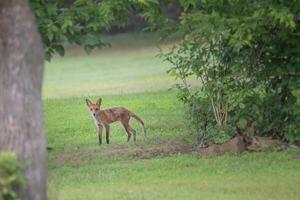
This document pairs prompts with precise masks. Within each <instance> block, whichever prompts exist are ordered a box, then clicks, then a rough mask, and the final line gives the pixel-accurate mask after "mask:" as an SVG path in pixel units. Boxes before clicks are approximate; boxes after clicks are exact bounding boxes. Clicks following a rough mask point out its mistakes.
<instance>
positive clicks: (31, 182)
mask: <svg viewBox="0 0 300 200" xmlns="http://www.w3.org/2000/svg"><path fill="white" fill-rule="evenodd" d="M42 75H43V49H42V44H41V39H40V36H39V34H38V31H37V28H36V25H35V20H34V17H33V15H32V12H31V10H30V7H29V4H28V1H27V0H0V150H1V151H14V152H16V154H17V157H18V159H19V160H20V161H22V162H26V163H27V164H28V167H27V168H26V170H25V176H26V178H27V182H28V184H27V187H26V188H25V189H24V190H23V191H22V192H21V199H23V200H40V199H41V200H43V199H46V188H47V187H46V181H47V165H46V161H47V157H46V147H45V146H46V138H45V133H44V126H43V114H42V104H41V84H42Z"/></svg>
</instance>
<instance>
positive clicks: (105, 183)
mask: <svg viewBox="0 0 300 200" xmlns="http://www.w3.org/2000/svg"><path fill="white" fill-rule="evenodd" d="M108 40H109V41H110V42H112V48H110V49H107V50H101V51H97V52H95V53H93V54H91V55H89V56H86V55H84V54H82V51H81V50H78V49H72V50H69V51H68V53H67V56H66V57H65V58H55V59H54V60H53V61H52V62H51V63H48V64H47V66H46V71H45V81H44V88H43V98H44V100H43V103H44V111H45V125H46V130H47V136H48V146H49V147H51V148H52V150H50V151H49V164H48V167H49V178H48V195H49V199H51V200H52V199H53V200H57V199H58V200H65V199H67V200H94V199H97V200H98V199H118V200H119V199H121V200H122V199H130V200H134V199H136V200H140V199H172V200H173V199H174V200H176V199H230V200H231V199H249V200H250V199H251V200H252V199H262V200H264V199H278V200H279V199H280V200H281V199H299V196H300V191H299V187H300V170H299V169H300V159H299V158H300V151H299V150H287V151H282V152H260V153H244V154H242V155H238V156H237V155H225V156H221V157H206V158H203V157H202V158H198V156H197V154H196V153H195V152H192V153H188V154H183V153H182V152H184V151H185V150H187V151H186V152H190V150H191V148H193V146H194V142H193V141H194V138H193V136H192V135H191V134H190V132H191V129H190V128H189V126H188V123H187V120H186V119H185V115H184V112H185V109H184V106H183V105H182V104H181V103H180V102H178V101H177V99H176V92H175V91H168V88H169V87H170V86H171V85H172V84H173V83H174V82H173V80H172V78H170V77H168V75H166V73H165V71H166V70H167V69H168V68H169V67H170V66H169V65H168V64H167V63H163V62H162V61H161V60H160V59H159V58H158V57H156V54H157V48H156V47H155V46H154V45H153V41H154V39H153V38H151V37H150V36H149V35H148V36H147V35H146V36H143V35H134V37H132V36H130V35H119V36H116V37H109V38H108ZM100 96H101V97H102V99H103V103H102V104H103V108H108V107H111V106H118V105H122V106H125V107H127V108H128V109H130V110H131V111H133V112H135V113H136V114H137V115H139V116H140V117H141V118H142V119H143V120H144V121H145V124H146V127H147V130H148V141H147V143H143V142H142V132H141V128H140V127H139V126H138V124H137V123H136V122H134V120H133V121H132V125H133V127H134V128H135V129H136V130H137V132H138V133H137V142H136V143H134V142H132V141H131V142H129V143H127V142H126V140H127V135H126V134H125V131H124V130H123V128H122V127H121V126H120V124H114V125H113V126H112V127H111V138H110V141H111V144H110V145H106V144H103V145H101V146H99V145H98V139H97V132H96V128H95V127H94V123H93V121H92V118H91V116H90V114H89V111H88V109H87V108H86V105H85V98H86V97H90V98H91V99H93V100H94V101H95V100H96V99H97V98H98V97H100ZM103 139H104V137H103Z"/></svg>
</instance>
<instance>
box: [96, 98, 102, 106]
mask: <svg viewBox="0 0 300 200" xmlns="http://www.w3.org/2000/svg"><path fill="white" fill-rule="evenodd" d="M101 103H102V99H101V98H99V99H98V100H97V102H96V105H97V106H101Z"/></svg>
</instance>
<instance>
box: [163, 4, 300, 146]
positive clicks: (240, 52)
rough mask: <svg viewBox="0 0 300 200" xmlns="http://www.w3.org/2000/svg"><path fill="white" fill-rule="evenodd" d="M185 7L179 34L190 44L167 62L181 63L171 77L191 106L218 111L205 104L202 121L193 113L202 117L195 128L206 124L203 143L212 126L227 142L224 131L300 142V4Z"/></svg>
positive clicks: (175, 51)
mask: <svg viewBox="0 0 300 200" xmlns="http://www.w3.org/2000/svg"><path fill="white" fill-rule="evenodd" d="M180 5H181V7H182V13H181V15H180V18H179V24H178V26H177V27H176V28H174V29H172V30H175V31H177V32H179V33H180V34H182V36H183V38H182V42H181V43H180V44H179V45H178V46H176V47H175V48H173V49H172V51H170V52H169V53H167V54H166V60H167V61H169V62H170V63H172V64H173V67H172V69H171V70H170V71H169V73H170V74H171V75H173V76H174V77H175V78H176V79H179V80H181V84H180V85H177V88H178V89H179V90H180V95H179V96H180V99H181V100H182V101H183V102H184V103H186V104H187V105H189V107H194V106H193V105H194V103H193V102H197V103H200V104H202V103H204V105H206V106H208V105H209V107H210V108H209V109H203V108H201V106H199V105H198V107H199V108H200V109H198V111H197V112H199V113H198V114H196V113H195V110H193V109H190V112H191V116H194V118H195V117H196V118H199V119H195V120H191V121H192V122H194V123H200V125H196V126H197V127H198V129H199V128H200V127H202V132H201V131H199V130H197V132H198V133H201V134H202V135H201V134H200V136H201V137H202V136H203V131H204V132H206V133H205V135H206V136H207V135H208V133H207V130H208V128H207V127H210V128H209V129H210V130H211V131H210V132H211V134H213V135H216V136H217V137H218V138H223V139H221V140H220V141H225V140H226V139H225V138H226V137H227V136H226V134H225V133H226V132H228V131H223V130H225V129H229V130H233V129H236V130H247V127H248V126H249V124H252V125H255V128H256V131H255V132H254V133H253V132H252V133H249V134H250V135H251V134H259V135H273V136H277V137H280V138H282V139H284V140H287V141H289V142H293V141H296V140H299V139H300V129H299V124H300V117H299V105H298V104H299V103H298V99H299V85H300V76H299V74H300V68H299V65H300V59H299V57H300V48H299V45H298V43H299V40H300V37H299V35H300V16H299V13H300V1H271V0H263V1H244V0H234V1H231V0H211V1H207V0H200V1H199V0H182V1H180ZM168 30H170V29H168ZM190 77H196V79H197V80H198V81H199V83H200V84H199V85H200V86H199V87H198V88H192V87H191V86H190V85H189V84H188V81H187V80H188V79H189V78H190ZM195 99H196V100H195ZM191 105H192V106H191ZM200 112H201V113H200ZM211 118H213V120H211ZM201 121H204V122H207V123H208V124H207V125H206V126H203V125H202V122H201ZM203 127H206V128H204V129H203ZM246 132H247V131H246ZM229 135H230V134H229ZM202 138H207V137H202ZM204 140H207V142H208V141H209V140H208V139H204ZM215 142H216V141H215Z"/></svg>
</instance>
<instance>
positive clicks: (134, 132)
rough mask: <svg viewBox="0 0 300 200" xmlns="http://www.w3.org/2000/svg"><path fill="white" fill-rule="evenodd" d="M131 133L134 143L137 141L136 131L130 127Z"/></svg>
mask: <svg viewBox="0 0 300 200" xmlns="http://www.w3.org/2000/svg"><path fill="white" fill-rule="evenodd" d="M129 131H130V132H131V133H132V134H133V141H136V131H135V130H134V129H133V128H132V127H131V126H130V125H129Z"/></svg>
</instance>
